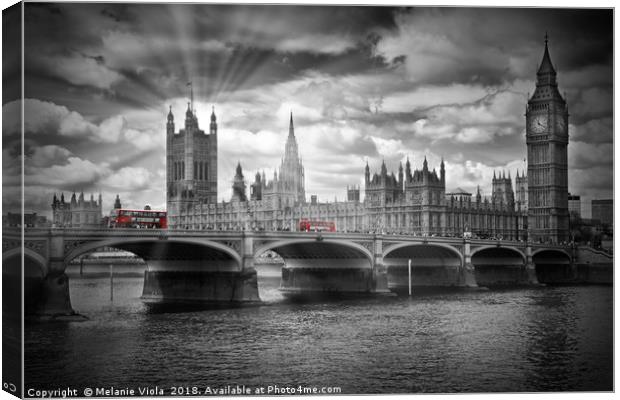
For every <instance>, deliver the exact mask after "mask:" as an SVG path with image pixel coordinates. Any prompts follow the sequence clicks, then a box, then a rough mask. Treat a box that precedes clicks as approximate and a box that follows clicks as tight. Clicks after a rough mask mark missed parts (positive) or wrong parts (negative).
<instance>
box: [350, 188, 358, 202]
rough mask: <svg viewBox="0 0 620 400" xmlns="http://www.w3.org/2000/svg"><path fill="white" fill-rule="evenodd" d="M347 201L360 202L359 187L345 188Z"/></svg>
mask: <svg viewBox="0 0 620 400" xmlns="http://www.w3.org/2000/svg"><path fill="white" fill-rule="evenodd" d="M347 201H357V202H359V201H360V187H359V186H351V187H349V186H347Z"/></svg>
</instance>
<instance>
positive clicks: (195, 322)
mask: <svg viewBox="0 0 620 400" xmlns="http://www.w3.org/2000/svg"><path fill="white" fill-rule="evenodd" d="M109 285H110V281H109V279H107V278H82V279H79V278H75V277H74V278H72V282H71V296H72V301H73V306H74V308H75V309H76V310H77V311H78V312H80V313H83V314H85V315H87V316H88V317H89V318H90V320H89V321H87V322H83V323H63V324H31V325H28V326H27V328H26V365H27V369H26V387H27V388H28V387H36V388H45V387H56V386H57V385H59V384H62V385H68V386H71V387H74V388H83V387H88V386H116V387H137V386H145V385H152V386H154V385H159V386H163V387H164V388H167V387H168V386H172V385H177V386H178V385H189V386H194V385H197V386H207V385H210V386H216V385H236V384H239V385H247V386H259V385H274V384H277V385H282V386H284V385H295V386H296V385H306V386H340V387H341V388H342V391H343V393H349V394H353V393H405V392H494V391H575V390H588V391H594V390H606V391H608V390H612V362H613V356H612V294H613V293H612V292H613V290H612V288H611V287H599V286H582V287H546V288H535V289H518V290H502V291H487V292H457V293H444V294H425V295H418V296H415V297H413V298H411V299H410V298H407V297H390V298H385V297H383V298H369V299H356V300H338V301H335V300H332V301H318V302H314V303H303V304H299V303H290V302H287V301H286V300H285V299H284V298H283V297H282V296H281V295H280V293H279V291H278V286H279V278H278V277H277V273H275V274H274V273H270V272H269V271H264V270H263V271H261V270H259V286H260V296H261V298H262V299H263V300H264V301H265V305H263V306H258V307H240V308H225V309H212V310H203V311H188V312H181V313H150V312H149V310H148V309H147V308H146V307H145V306H144V305H143V304H142V302H141V301H140V299H139V296H140V294H141V291H142V279H141V278H138V277H135V278H130V277H122V278H115V280H114V301H113V302H110V292H109V290H110V286H109ZM50 371H54V373H53V374H51V373H50ZM59 376H62V382H59V381H58V377H59Z"/></svg>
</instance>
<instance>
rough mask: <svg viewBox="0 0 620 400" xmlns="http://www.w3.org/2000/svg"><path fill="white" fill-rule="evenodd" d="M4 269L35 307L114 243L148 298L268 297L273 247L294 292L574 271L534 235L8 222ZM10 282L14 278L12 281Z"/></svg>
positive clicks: (473, 283) (58, 297)
mask: <svg viewBox="0 0 620 400" xmlns="http://www.w3.org/2000/svg"><path fill="white" fill-rule="evenodd" d="M2 240H3V241H2V248H3V255H2V261H3V274H4V278H8V279H5V280H6V281H7V282H11V277H13V278H15V279H16V277H21V271H22V269H21V266H22V256H23V266H24V268H23V271H24V276H25V282H26V285H25V291H26V293H25V294H24V295H25V297H26V309H27V311H29V312H33V313H38V314H46V315H47V314H64V313H70V312H72V308H71V302H70V296H69V286H68V277H67V276H66V274H65V268H66V266H67V265H68V263H69V262H70V261H71V260H73V259H75V258H76V257H78V256H80V255H83V254H86V253H89V252H92V251H93V250H95V249H98V248H101V247H104V246H109V247H114V248H118V249H122V250H126V251H129V252H132V253H134V254H136V255H137V256H139V257H141V258H142V259H144V261H145V262H146V264H147V270H146V272H145V278H144V289H143V295H142V299H143V300H144V301H146V302H152V303H184V302H188V303H196V302H198V303H209V302H252V301H259V300H260V299H259V296H258V286H257V276H256V270H255V269H254V260H255V258H256V257H258V256H260V255H261V254H263V253H265V252H266V251H268V250H272V251H274V252H275V253H277V254H278V255H280V256H281V257H282V258H283V260H284V262H285V265H284V267H283V271H282V283H281V290H283V291H284V293H285V294H288V295H306V294H309V293H316V292H320V293H324V292H346V293H367V294H373V293H376V294H380V293H388V292H390V291H401V290H407V288H408V262H409V260H411V263H412V286H413V287H414V288H419V287H427V286H445V287H477V286H491V285H501V284H538V283H539V281H543V282H544V281H545V280H549V279H554V280H560V281H561V280H562V279H566V280H570V279H571V276H572V274H573V272H572V271H571V265H572V260H573V254H572V252H571V249H569V248H566V247H554V246H549V245H534V244H530V243H524V242H511V241H497V240H492V241H490V240H469V239H459V238H444V237H419V236H418V237H416V236H404V235H403V236H400V235H377V234H357V233H306V232H240V231H231V232H227V231H187V230H178V231H177V230H139V229H92V230H84V229H54V228H52V229H36V228H28V229H26V231H25V233H24V246H23V247H22V246H21V230H20V229H14V230H11V229H5V230H4V231H3V239H2ZM4 287H5V288H6V289H8V290H9V291H10V290H11V288H12V287H14V286H13V285H11V284H10V283H7V284H5V286H4Z"/></svg>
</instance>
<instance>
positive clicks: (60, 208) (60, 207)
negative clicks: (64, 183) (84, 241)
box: [52, 193, 103, 228]
mask: <svg viewBox="0 0 620 400" xmlns="http://www.w3.org/2000/svg"><path fill="white" fill-rule="evenodd" d="M101 202H102V201H101V194H99V198H98V201H97V200H95V199H94V197H93V195H92V194H91V195H90V200H85V199H84V193H80V195H79V196H78V197H76V195H75V193H73V194H72V195H71V200H70V201H69V202H66V201H65V194H64V193H61V194H60V199H59V198H58V197H57V196H56V194H54V199H53V200H52V226H54V227H57V228H98V227H101V226H102V225H103V222H102V215H103V214H102V211H103V210H102V208H101Z"/></svg>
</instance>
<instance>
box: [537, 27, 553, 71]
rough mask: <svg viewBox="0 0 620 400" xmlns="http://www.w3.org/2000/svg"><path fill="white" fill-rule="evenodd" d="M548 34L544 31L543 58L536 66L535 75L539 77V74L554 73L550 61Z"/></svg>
mask: <svg viewBox="0 0 620 400" xmlns="http://www.w3.org/2000/svg"><path fill="white" fill-rule="evenodd" d="M548 42H549V36H548V35H547V33H546V32H545V54H544V55H543V59H542V61H541V62H540V67H538V73H537V75H538V76H539V77H541V75H547V74H549V75H553V76H555V75H556V72H555V68H554V67H553V63H552V62H551V56H549V46H548Z"/></svg>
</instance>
